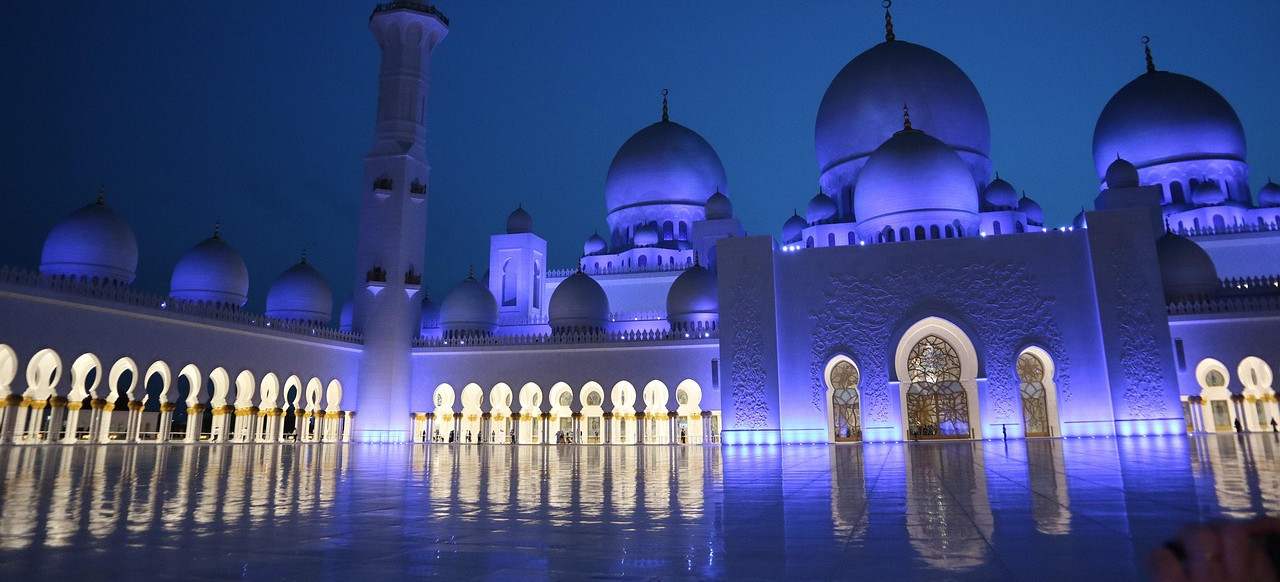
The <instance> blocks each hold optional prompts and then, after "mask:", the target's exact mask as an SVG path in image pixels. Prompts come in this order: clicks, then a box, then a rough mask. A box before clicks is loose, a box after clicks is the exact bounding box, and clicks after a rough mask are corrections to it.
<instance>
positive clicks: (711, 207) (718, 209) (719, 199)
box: [706, 190, 733, 220]
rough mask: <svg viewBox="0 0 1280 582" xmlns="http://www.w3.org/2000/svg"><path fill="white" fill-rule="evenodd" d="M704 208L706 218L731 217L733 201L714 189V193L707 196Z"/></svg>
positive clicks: (720, 218) (719, 218)
mask: <svg viewBox="0 0 1280 582" xmlns="http://www.w3.org/2000/svg"><path fill="white" fill-rule="evenodd" d="M706 209H707V220H722V219H725V218H733V202H730V201H729V197H728V196H725V195H724V193H722V192H720V191H719V190H716V193H715V194H712V195H711V197H710V198H707V204H706Z"/></svg>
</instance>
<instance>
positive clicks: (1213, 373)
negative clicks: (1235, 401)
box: [1204, 370, 1227, 388]
mask: <svg viewBox="0 0 1280 582" xmlns="http://www.w3.org/2000/svg"><path fill="white" fill-rule="evenodd" d="M1204 385H1205V386H1208V387H1210V388H1217V387H1219V386H1226V385H1227V379H1226V378H1225V377H1224V376H1223V375H1222V372H1219V371H1217V370H1209V373H1207V374H1205V375H1204Z"/></svg>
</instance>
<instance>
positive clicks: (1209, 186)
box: [1191, 180, 1227, 206]
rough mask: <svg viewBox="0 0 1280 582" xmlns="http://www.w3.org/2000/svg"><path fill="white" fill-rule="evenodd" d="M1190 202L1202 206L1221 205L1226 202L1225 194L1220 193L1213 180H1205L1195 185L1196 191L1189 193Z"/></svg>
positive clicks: (1220, 190) (1220, 189)
mask: <svg viewBox="0 0 1280 582" xmlns="http://www.w3.org/2000/svg"><path fill="white" fill-rule="evenodd" d="M1191 201H1192V202H1194V203H1196V204H1199V205H1202V206H1206V205H1210V204H1222V203H1223V202H1226V201H1227V193H1226V192H1223V191H1222V188H1220V187H1219V186H1218V185H1217V184H1214V183H1213V180H1205V181H1203V182H1201V183H1199V184H1197V185H1196V189H1195V190H1194V191H1192V192H1191Z"/></svg>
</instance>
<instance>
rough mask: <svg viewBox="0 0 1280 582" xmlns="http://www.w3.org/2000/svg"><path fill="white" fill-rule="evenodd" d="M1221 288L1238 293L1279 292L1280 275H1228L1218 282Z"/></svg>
mask: <svg viewBox="0 0 1280 582" xmlns="http://www.w3.org/2000/svg"><path fill="white" fill-rule="evenodd" d="M1219 284H1220V285H1221V286H1222V290H1223V291H1225V292H1228V293H1231V294H1233V295H1234V294H1239V293H1258V294H1264V293H1280V275H1262V276H1257V277H1228V278H1226V279H1223V280H1221V281H1220V282H1219Z"/></svg>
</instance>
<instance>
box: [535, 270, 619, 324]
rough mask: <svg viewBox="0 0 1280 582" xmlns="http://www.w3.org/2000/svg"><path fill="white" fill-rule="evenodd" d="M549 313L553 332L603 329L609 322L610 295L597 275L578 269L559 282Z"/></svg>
mask: <svg viewBox="0 0 1280 582" xmlns="http://www.w3.org/2000/svg"><path fill="white" fill-rule="evenodd" d="M547 315H548V323H550V324H551V331H552V333H572V332H579V333H602V332H604V330H605V327H606V326H607V325H608V323H609V296H608V295H607V294H605V292H604V288H603V287H601V286H600V284H599V283H597V282H596V280H595V279H592V278H591V276H590V275H587V274H586V273H583V272H582V271H578V272H577V273H574V274H572V275H569V277H568V278H567V279H565V280H564V281H563V282H561V283H560V285H558V286H556V290H555V292H554V293H552V294H551V301H550V302H549V303H547Z"/></svg>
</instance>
